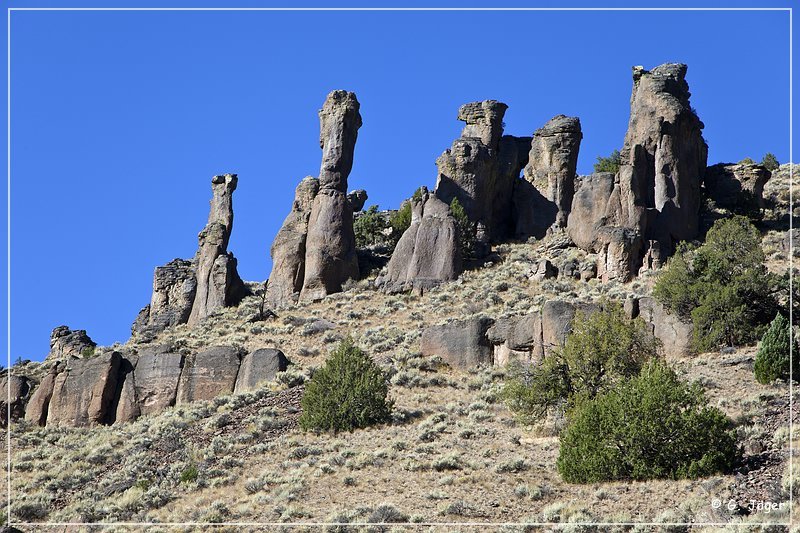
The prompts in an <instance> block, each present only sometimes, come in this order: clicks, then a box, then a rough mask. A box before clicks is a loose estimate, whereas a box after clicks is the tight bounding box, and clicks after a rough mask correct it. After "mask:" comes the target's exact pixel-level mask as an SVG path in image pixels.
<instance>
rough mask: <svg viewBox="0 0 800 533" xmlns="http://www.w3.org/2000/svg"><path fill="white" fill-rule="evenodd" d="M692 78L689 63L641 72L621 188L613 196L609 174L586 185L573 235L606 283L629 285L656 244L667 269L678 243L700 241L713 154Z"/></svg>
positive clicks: (575, 206)
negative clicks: (693, 100)
mask: <svg viewBox="0 0 800 533" xmlns="http://www.w3.org/2000/svg"><path fill="white" fill-rule="evenodd" d="M685 76H686V65H682V64H676V63H668V64H664V65H660V66H658V67H656V68H655V69H653V70H652V71H646V70H644V69H643V68H642V67H634V69H633V91H632V94H631V116H630V120H629V123H628V130H627V133H626V135H625V143H624V145H623V148H622V150H621V151H620V158H621V166H620V170H619V172H617V174H616V176H615V181H614V186H613V188H612V190H611V192H610V194H609V193H608V187H607V179H608V178H607V177H606V176H605V175H603V177H602V178H601V177H598V176H600V175H597V176H595V177H593V178H589V179H586V178H584V179H583V180H579V182H580V183H579V186H578V192H577V194H576V196H575V197H574V199H573V202H572V211H573V212H574V214H571V215H570V217H569V220H568V223H567V227H568V233H569V234H570V236H571V237H572V239H573V241H574V242H575V244H577V245H578V246H580V247H582V248H584V249H586V250H589V251H592V252H597V253H598V255H599V260H598V276H600V277H601V278H602V279H604V280H610V279H616V280H620V281H628V280H630V279H631V278H632V277H633V276H634V275H635V274H637V273H638V272H639V269H640V267H641V265H642V260H643V258H644V257H645V255H646V254H647V253H648V250H649V249H650V247H651V244H652V243H653V242H654V241H656V242H657V243H658V248H659V249H658V252H657V253H654V254H651V258H650V262H651V264H652V263H653V261H652V256H653V255H658V257H659V259H658V261H656V263H660V262H663V260H664V259H665V258H666V257H668V256H669V255H671V254H672V252H673V251H674V247H675V244H676V243H677V242H678V241H682V240H688V239H693V238H694V237H696V236H697V232H698V228H699V213H700V200H701V199H700V184H701V182H702V180H703V176H704V173H705V170H706V158H707V154H708V147H707V145H706V143H705V141H704V140H703V136H702V129H703V123H702V122H701V121H700V119H699V118H698V117H697V115H696V114H695V112H694V110H693V109H692V107H691V105H690V103H689V96H690V93H689V86H688V84H687V83H686V80H685ZM581 189H583V191H581ZM606 196H608V199H607V200H605V197H606ZM600 205H605V212H604V214H603V216H599V215H600V210H599V206H600ZM590 228H591V229H590Z"/></svg>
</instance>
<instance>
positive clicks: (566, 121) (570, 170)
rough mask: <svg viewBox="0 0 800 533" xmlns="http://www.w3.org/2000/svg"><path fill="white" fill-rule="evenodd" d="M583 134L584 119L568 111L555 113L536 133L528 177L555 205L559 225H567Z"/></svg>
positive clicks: (527, 168) (529, 157)
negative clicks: (565, 113) (582, 123)
mask: <svg viewBox="0 0 800 533" xmlns="http://www.w3.org/2000/svg"><path fill="white" fill-rule="evenodd" d="M582 138H583V134H582V133H581V121H580V120H579V119H578V118H577V117H567V116H564V115H557V116H555V117H553V118H552V119H550V120H549V121H548V122H547V123H546V124H545V125H544V126H542V127H541V128H540V129H538V130H536V132H534V134H533V140H532V142H531V151H530V154H529V156H528V164H527V166H526V167H525V179H526V180H527V181H528V182H529V183H532V184H533V185H534V186H536V188H537V189H538V190H539V191H541V192H542V193H543V195H544V196H545V198H547V200H548V201H550V202H552V203H553V204H554V205H555V208H556V216H555V220H553V225H555V226H556V227H560V228H563V227H566V225H567V217H568V216H569V212H570V209H571V207H572V197H573V195H574V193H575V188H574V181H575V177H576V175H577V174H576V169H577V166H578V151H579V149H580V146H581V139H582Z"/></svg>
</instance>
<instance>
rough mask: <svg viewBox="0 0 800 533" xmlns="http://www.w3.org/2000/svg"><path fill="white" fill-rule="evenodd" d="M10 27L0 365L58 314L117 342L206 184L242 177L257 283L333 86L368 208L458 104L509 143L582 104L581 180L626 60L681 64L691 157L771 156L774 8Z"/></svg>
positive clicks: (17, 23) (149, 19)
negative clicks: (6, 279)
mask: <svg viewBox="0 0 800 533" xmlns="http://www.w3.org/2000/svg"><path fill="white" fill-rule="evenodd" d="M20 5H21V4H20ZM27 5H30V4H27ZM82 5H84V6H86V5H105V6H109V5H112V4H110V3H107V2H106V3H104V4H98V3H83V4H82ZM127 5H133V4H131V3H128V4H127ZM137 5H144V4H137ZM170 5H180V4H178V3H173V4H170ZM186 5H203V4H202V3H199V4H197V3H196V4H186ZM206 5H213V4H206ZM239 5H253V4H247V3H243V4H239ZM349 5H351V6H352V5H358V4H357V3H356V4H349ZM407 5H408V4H407ZM438 5H446V4H444V3H441V4H438ZM461 5H465V4H461ZM506 5H513V4H506ZM529 5H530V4H529ZM542 5H553V3H550V4H542ZM572 5H580V4H579V3H578V4H572ZM606 5H623V4H606ZM775 5H780V4H775ZM784 5H790V4H784ZM11 28H12V30H11V57H12V75H11V94H12V98H11V132H12V133H11V184H12V185H11V243H12V244H11V330H10V331H11V351H10V355H11V359H12V360H14V359H16V358H17V357H23V358H29V359H33V360H39V359H42V358H43V357H44V356H45V355H46V353H47V350H48V338H49V333H50V330H51V329H52V328H53V327H55V326H58V325H60V324H66V325H68V326H70V327H72V328H80V329H86V330H88V332H89V335H90V336H91V337H92V338H94V339H95V340H96V341H97V342H99V343H101V344H111V343H113V342H114V341H120V342H124V341H125V340H126V339H127V338H128V337H129V334H130V324H131V322H132V321H133V319H134V318H135V317H136V314H137V312H138V311H139V309H140V308H141V307H142V306H144V305H145V304H146V303H148V301H149V298H150V291H151V284H152V274H153V269H154V267H155V266H157V265H161V264H164V263H166V262H167V261H169V260H171V259H173V258H175V257H185V258H188V257H191V256H192V255H193V253H194V251H195V249H196V245H197V233H198V231H199V230H200V229H202V227H203V225H204V223H205V220H206V217H207V214H208V200H209V198H210V194H211V190H210V179H211V177H212V176H213V175H214V174H218V173H224V172H235V173H238V174H239V189H238V190H237V192H236V193H235V195H234V208H235V223H234V230H233V237H232V239H231V243H230V247H229V249H230V250H231V251H233V252H234V254H235V255H236V256H237V258H238V259H239V272H240V274H241V275H242V277H243V278H245V279H247V280H260V281H263V280H264V279H265V278H266V277H267V276H268V274H269V271H270V267H271V263H270V260H269V247H270V244H271V242H272V239H273V237H274V236H275V233H276V232H277V230H278V228H279V227H280V224H281V222H282V220H283V218H284V217H285V216H286V214H287V212H288V210H289V208H290V205H291V200H292V195H293V190H294V187H295V185H296V184H297V182H298V181H299V180H300V179H302V178H303V177H304V176H306V175H316V174H317V172H318V169H319V161H320V155H321V152H320V149H319V145H318V128H319V122H318V117H317V110H318V109H319V108H320V106H321V105H322V102H323V101H324V99H325V95H326V94H327V93H328V92H329V91H330V90H332V89H339V88H341V89H347V90H351V91H355V92H356V94H357V95H358V98H359V101H360V102H361V114H362V117H363V121H364V125H363V127H362V128H361V130H360V132H359V139H358V144H357V147H356V153H355V164H354V166H353V171H352V173H351V175H350V180H349V184H350V189H355V188H364V189H367V191H368V193H369V196H370V199H369V201H368V205H369V204H373V203H377V204H379V205H380V206H381V207H383V208H390V207H396V206H398V205H399V203H400V202H401V200H402V199H403V198H405V197H407V196H409V195H410V194H411V193H412V192H413V191H414V190H415V189H416V188H417V187H418V186H419V185H428V186H429V187H430V186H432V185H433V184H434V182H435V177H436V174H435V172H436V168H435V165H434V161H435V159H436V157H437V156H438V155H439V154H440V153H441V152H442V151H443V150H445V149H446V148H447V147H449V146H450V144H451V142H452V141H453V139H454V138H455V137H456V136H458V134H459V132H460V130H461V123H460V122H458V121H457V120H456V118H455V117H456V111H457V109H458V107H459V106H460V105H461V104H463V103H466V102H470V101H474V100H482V99H488V98H493V99H497V100H501V101H503V102H505V103H507V104H508V105H509V109H508V111H507V113H506V119H505V122H506V132H507V133H510V134H515V135H530V134H531V133H532V132H533V131H534V130H535V129H537V128H538V127H540V126H541V125H542V124H543V123H544V122H545V121H547V120H548V119H549V118H550V117H552V116H553V115H556V114H559V113H563V114H567V115H577V116H579V117H580V119H581V123H582V127H583V132H584V139H583V143H582V144H581V150H580V158H579V165H578V166H579V168H578V170H579V172H580V173H589V172H590V171H591V168H592V163H593V162H594V161H595V158H596V156H598V155H605V154H608V153H609V152H611V151H612V150H613V149H615V148H619V147H620V146H621V144H622V140H623V136H624V134H625V127H626V125H627V120H628V111H629V108H628V105H629V97H630V89H631V74H630V72H631V71H630V69H631V66H633V65H644V66H645V68H651V67H654V66H656V65H658V64H661V63H664V62H667V61H679V62H684V63H687V64H688V65H689V71H688V75H687V78H688V81H689V84H690V87H691V91H692V104H693V106H694V107H695V108H696V109H697V111H698V113H699V115H700V117H701V119H702V120H703V121H704V122H705V124H706V129H705V138H706V140H707V142H708V144H709V163H710V164H713V163H716V162H720V161H736V160H739V159H742V158H743V157H745V156H750V157H753V158H756V159H758V158H760V157H761V156H762V155H763V154H764V153H765V152H767V151H771V152H773V153H775V154H776V155H777V156H778V159H779V160H780V161H781V162H784V161H787V160H788V158H789V140H788V139H789V103H788V100H789V72H788V65H789V47H788V39H789V23H788V13H786V12H686V11H680V12H641V11H637V12H597V11H591V12H587V11H578V12H566V11H556V12H363V11H360V12H319V11H315V12H263V11H262V12H253V11H247V12H218V11H214V12H185V11H181V12H172V11H170V12H164V11H159V12H154V11H147V12H108V11H102V12H101V11H58V12H54V11H14V12H12V14H11ZM4 200H5V198H4ZM4 204H5V202H4ZM4 220H5V217H4ZM4 229H5V228H4ZM3 238H4V239H5V231H3ZM3 244H4V245H5V240H4V242H3ZM5 273H6V272H5V271H4V272H3V274H5ZM5 296H6V294H5V293H3V297H4V299H5ZM0 318H2V322H3V324H5V322H6V316H5V310H3V316H2V317H0ZM6 334H7V331H5V328H3V335H6ZM6 340H7V337H5V336H3V337H2V338H0V345H2V346H5V345H6Z"/></svg>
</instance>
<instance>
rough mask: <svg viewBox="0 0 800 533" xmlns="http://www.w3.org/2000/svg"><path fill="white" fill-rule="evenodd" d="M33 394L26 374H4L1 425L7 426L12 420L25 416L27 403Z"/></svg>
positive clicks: (0, 379)
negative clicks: (9, 419) (9, 420)
mask: <svg viewBox="0 0 800 533" xmlns="http://www.w3.org/2000/svg"><path fill="white" fill-rule="evenodd" d="M30 394H31V382H30V380H29V379H28V378H26V377H24V376H12V375H8V374H6V375H4V376H2V377H0V427H7V425H8V415H9V414H10V415H11V420H19V419H20V418H23V417H24V416H25V404H26V403H27V401H28V398H29V396H30Z"/></svg>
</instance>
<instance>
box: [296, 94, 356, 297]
mask: <svg viewBox="0 0 800 533" xmlns="http://www.w3.org/2000/svg"><path fill="white" fill-rule="evenodd" d="M359 108H360V105H359V103H358V100H357V99H356V95H355V93H351V92H347V91H333V92H331V93H330V94H329V95H328V97H327V99H326V100H325V104H324V105H323V106H322V109H321V110H320V112H319V121H320V135H319V144H320V147H321V148H322V165H321V166H320V170H319V192H318V193H317V196H316V197H315V198H314V204H313V206H312V207H311V216H310V217H309V220H308V237H307V245H306V258H305V261H306V264H305V278H304V280H303V289H302V291H301V292H300V299H301V300H306V301H308V300H318V299H321V298H323V297H325V296H327V295H328V294H331V293H334V292H340V291H341V290H342V283H344V282H345V281H347V280H348V279H351V278H357V277H358V257H357V256H356V238H355V233H354V232H353V210H352V208H351V206H350V202H349V201H348V199H347V177H348V176H349V175H350V170H351V169H352V168H353V153H354V151H355V147H356V139H357V138H358V129H359V128H360V127H361V113H360V112H359Z"/></svg>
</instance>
